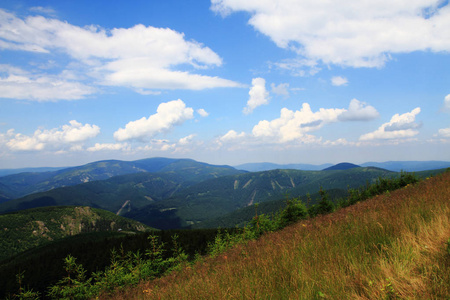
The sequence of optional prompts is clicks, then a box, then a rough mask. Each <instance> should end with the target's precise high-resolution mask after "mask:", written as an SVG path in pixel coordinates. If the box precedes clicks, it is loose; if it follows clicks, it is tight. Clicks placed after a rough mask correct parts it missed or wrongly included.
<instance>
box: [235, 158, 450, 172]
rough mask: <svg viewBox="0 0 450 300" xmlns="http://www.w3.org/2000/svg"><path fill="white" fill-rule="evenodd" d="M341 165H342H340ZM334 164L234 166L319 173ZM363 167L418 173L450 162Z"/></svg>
mask: <svg viewBox="0 0 450 300" xmlns="http://www.w3.org/2000/svg"><path fill="white" fill-rule="evenodd" d="M338 165H340V164H338ZM333 166H335V165H333V164H321V165H312V164H274V163H267V162H264V163H247V164H242V165H237V166H234V167H235V168H236V169H238V170H245V171H249V172H259V171H269V170H276V169H295V170H305V171H308V170H309V171H319V170H324V169H326V168H329V167H333ZM359 166H361V167H377V168H382V169H386V170H389V171H393V172H400V171H406V172H417V171H426V170H436V169H445V168H450V162H448V161H387V162H366V163H363V164H359Z"/></svg>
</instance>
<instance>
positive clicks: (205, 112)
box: [197, 108, 209, 117]
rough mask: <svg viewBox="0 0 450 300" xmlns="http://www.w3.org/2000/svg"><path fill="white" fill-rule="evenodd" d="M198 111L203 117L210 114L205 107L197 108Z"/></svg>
mask: <svg viewBox="0 0 450 300" xmlns="http://www.w3.org/2000/svg"><path fill="white" fill-rule="evenodd" d="M197 113H198V114H199V115H200V116H202V117H207V116H209V113H208V112H207V111H206V110H204V109H203V108H200V109H197Z"/></svg>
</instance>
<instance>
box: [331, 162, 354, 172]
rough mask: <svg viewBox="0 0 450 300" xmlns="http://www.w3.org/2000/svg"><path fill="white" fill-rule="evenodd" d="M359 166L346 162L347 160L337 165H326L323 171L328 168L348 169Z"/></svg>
mask: <svg viewBox="0 0 450 300" xmlns="http://www.w3.org/2000/svg"><path fill="white" fill-rule="evenodd" d="M359 167H360V166H358V165H355V164H352V163H348V162H343V163H339V164H337V165H334V166H331V167H328V168H325V169H323V170H324V171H330V170H348V169H353V168H359Z"/></svg>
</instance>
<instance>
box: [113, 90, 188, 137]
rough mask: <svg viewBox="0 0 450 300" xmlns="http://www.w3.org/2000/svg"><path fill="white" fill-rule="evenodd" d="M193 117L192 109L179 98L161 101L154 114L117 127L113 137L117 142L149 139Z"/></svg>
mask: <svg viewBox="0 0 450 300" xmlns="http://www.w3.org/2000/svg"><path fill="white" fill-rule="evenodd" d="M193 117H194V110H193V109H192V108H190V107H186V104H185V103H184V102H183V101H182V100H181V99H178V100H173V101H169V102H166V103H161V104H160V105H159V106H158V109H157V110H156V114H153V115H151V116H150V117H148V118H145V117H143V118H141V119H139V120H136V121H131V122H129V123H128V124H127V125H126V126H125V128H119V130H117V131H116V132H114V138H115V139H116V141H119V142H122V141H127V140H139V141H146V140H150V139H151V138H153V137H154V136H155V135H157V134H159V133H162V132H167V131H169V130H171V129H172V128H173V127H174V126H176V125H180V124H182V123H184V122H185V121H187V120H189V119H192V118H193Z"/></svg>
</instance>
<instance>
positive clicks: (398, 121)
mask: <svg viewBox="0 0 450 300" xmlns="http://www.w3.org/2000/svg"><path fill="white" fill-rule="evenodd" d="M419 113H420V107H417V108H415V109H413V110H412V111H411V112H408V113H404V114H402V115H399V114H395V115H394V116H393V117H392V118H391V120H390V121H389V122H388V123H384V124H383V125H381V126H380V127H379V128H378V129H377V130H375V131H373V132H370V133H366V134H364V135H362V136H360V138H359V140H360V141H370V140H378V139H403V138H411V137H413V136H415V135H417V134H419V131H418V130H417V128H418V127H420V125H419V124H417V123H415V120H416V116H417V115H418V114H419Z"/></svg>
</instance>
